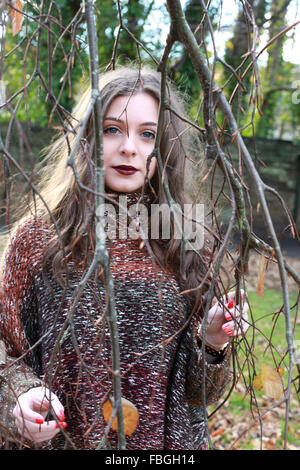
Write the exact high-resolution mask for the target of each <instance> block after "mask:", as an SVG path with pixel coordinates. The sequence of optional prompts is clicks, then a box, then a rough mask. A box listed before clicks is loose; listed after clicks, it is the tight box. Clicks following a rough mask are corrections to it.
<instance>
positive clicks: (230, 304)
mask: <svg viewBox="0 0 300 470" xmlns="http://www.w3.org/2000/svg"><path fill="white" fill-rule="evenodd" d="M227 307H228V308H233V307H234V300H232V301H231V302H229V304H228V305H227Z"/></svg>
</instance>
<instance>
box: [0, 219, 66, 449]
mask: <svg viewBox="0 0 300 470" xmlns="http://www.w3.org/2000/svg"><path fill="white" fill-rule="evenodd" d="M44 242H45V230H41V225H40V224H39V223H38V220H37V219H34V220H31V221H28V222H25V223H24V224H23V225H22V226H20V227H19V228H18V230H17V231H16V233H15V235H14V236H13V237H12V240H11V242H10V245H9V247H8V249H7V251H6V256H5V260H4V264H3V270H2V273H1V275H2V276H1V277H2V279H1V300H0V338H2V340H3V341H2V343H1V351H2V365H1V370H0V423H1V426H0V429H1V433H2V435H4V436H5V439H6V441H15V442H20V440H21V439H20V436H19V435H18V433H17V430H18V431H19V433H20V434H21V435H22V436H25V437H29V438H30V436H29V435H28V433H27V434H26V433H25V432H24V431H25V428H24V424H23V425H22V423H25V422H26V423H27V421H26V420H29V421H30V422H32V421H33V422H34V421H35V420H36V419H40V420H41V419H42V420H43V419H44V417H43V415H42V414H41V413H40V414H39V418H37V416H36V413H35V412H34V410H33V408H34V404H33V402H32V397H33V396H35V398H37V396H38V400H39V401H40V402H41V400H43V397H44V396H45V389H43V390H44V391H42V385H43V381H42V380H41V379H40V378H39V372H40V350H39V348H40V345H39V343H38V339H39V332H38V330H39V328H38V326H39V322H38V309H37V303H36V296H35V288H34V276H35V273H36V271H37V269H38V268H39V262H40V260H41V258H42V256H41V255H42V249H43V246H44ZM24 397H25V398H24ZM28 397H29V400H30V399H31V402H30V404H28ZM26 400H27V401H26ZM48 408H49V406H48ZM54 423H55V422H54ZM26 428H28V423H27V424H26ZM26 432H27V431H26ZM32 432H33V431H31V433H32ZM55 432H57V431H55ZM32 440H34V439H32Z"/></svg>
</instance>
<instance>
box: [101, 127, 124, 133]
mask: <svg viewBox="0 0 300 470" xmlns="http://www.w3.org/2000/svg"><path fill="white" fill-rule="evenodd" d="M103 132H104V134H111V135H116V134H118V133H119V132H120V131H119V129H118V128H117V127H114V126H110V127H106V128H105V129H104V131H103Z"/></svg>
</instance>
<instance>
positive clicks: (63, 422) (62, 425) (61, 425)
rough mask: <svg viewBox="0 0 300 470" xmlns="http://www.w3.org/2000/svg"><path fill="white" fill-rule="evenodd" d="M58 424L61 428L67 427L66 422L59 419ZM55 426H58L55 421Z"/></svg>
mask: <svg viewBox="0 0 300 470" xmlns="http://www.w3.org/2000/svg"><path fill="white" fill-rule="evenodd" d="M59 424H60V427H61V428H66V427H67V423H66V422H65V421H60V422H59ZM55 427H56V428H59V426H58V424H57V423H56V425H55Z"/></svg>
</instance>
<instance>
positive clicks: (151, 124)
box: [104, 116, 157, 126]
mask: <svg viewBox="0 0 300 470" xmlns="http://www.w3.org/2000/svg"><path fill="white" fill-rule="evenodd" d="M104 121H116V122H121V123H123V124H124V121H123V119H118V118H116V117H113V116H107V117H105V118H104ZM140 125H141V126H157V122H152V121H148V122H142V123H141V124H140Z"/></svg>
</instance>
